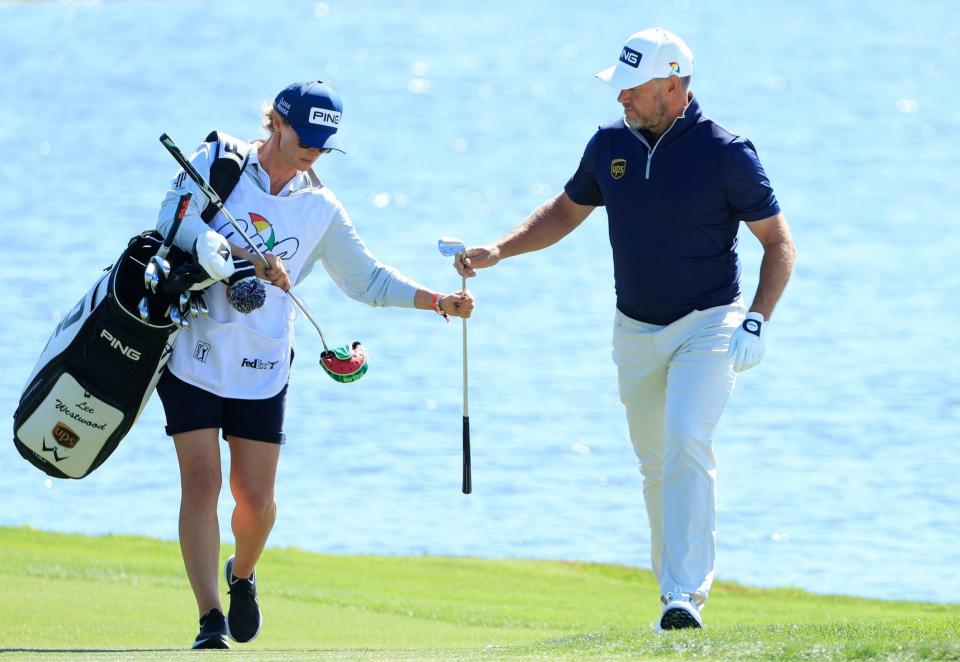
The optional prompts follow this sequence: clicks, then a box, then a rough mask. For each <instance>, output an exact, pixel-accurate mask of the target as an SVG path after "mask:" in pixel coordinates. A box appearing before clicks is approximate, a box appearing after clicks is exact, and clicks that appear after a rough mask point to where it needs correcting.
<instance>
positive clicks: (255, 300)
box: [227, 276, 267, 313]
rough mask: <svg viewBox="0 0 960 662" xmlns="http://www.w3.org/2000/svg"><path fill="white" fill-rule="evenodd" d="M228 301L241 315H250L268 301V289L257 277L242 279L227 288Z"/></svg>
mask: <svg viewBox="0 0 960 662" xmlns="http://www.w3.org/2000/svg"><path fill="white" fill-rule="evenodd" d="M227 301H229V302H230V305H231V306H233V307H234V308H236V309H237V310H238V311H239V312H241V313H250V312H253V311H254V310H256V309H257V308H259V307H260V306H262V305H263V304H264V303H266V301H267V289H266V288H265V287H264V286H263V282H262V281H261V280H260V279H259V278H257V277H256V276H248V277H247V278H241V279H240V280H238V281H237V282H236V283H234V284H233V285H230V286H229V287H227Z"/></svg>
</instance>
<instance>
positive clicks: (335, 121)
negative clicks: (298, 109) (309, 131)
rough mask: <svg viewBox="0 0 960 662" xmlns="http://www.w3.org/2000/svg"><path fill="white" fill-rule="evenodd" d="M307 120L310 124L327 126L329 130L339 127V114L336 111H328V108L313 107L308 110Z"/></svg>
mask: <svg viewBox="0 0 960 662" xmlns="http://www.w3.org/2000/svg"><path fill="white" fill-rule="evenodd" d="M307 120H308V121H309V122H310V124H320V125H322V126H329V127H330V128H331V129H336V128H337V127H338V126H340V113H339V112H337V111H336V110H329V109H328V108H317V107H313V108H311V109H310V114H309V115H308V116H307Z"/></svg>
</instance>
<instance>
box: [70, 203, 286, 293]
mask: <svg viewBox="0 0 960 662" xmlns="http://www.w3.org/2000/svg"><path fill="white" fill-rule="evenodd" d="M248 217H249V219H250V220H247V218H248ZM217 219H218V220H219V221H220V223H219V225H215V226H213V229H214V230H215V231H216V232H219V233H220V234H222V235H223V236H224V237H226V238H227V241H229V242H230V243H231V244H236V245H237V246H243V247H244V248H248V247H247V240H246V239H244V238H243V237H241V236H240V235H239V234H238V233H237V231H236V230H234V229H233V227H232V226H231V225H230V223H229V222H228V221H226V220H224V219H223V217H222V216H217ZM236 221H237V225H239V226H240V229H241V230H243V231H244V232H245V233H246V235H247V236H248V237H250V240H251V241H252V242H253V245H254V246H256V247H257V250H260V251H262V252H265V253H272V254H273V255H276V256H277V257H279V258H282V259H284V260H289V259H290V258H292V257H293V256H294V255H296V254H297V251H298V250H299V249H300V240H299V239H297V238H296V237H292V236H291V237H283V235H282V232H283V224H282V223H281V229H280V232H281V236H279V237H278V236H277V231H276V230H275V229H274V225H273V223H271V222H270V221H269V220H267V219H266V217H264V216H261V215H260V214H258V213H256V212H252V211H248V212H247V217H244V216H243V215H242V214H237V219H236ZM80 303H83V302H82V301H81V302H80Z"/></svg>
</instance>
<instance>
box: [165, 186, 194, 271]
mask: <svg viewBox="0 0 960 662" xmlns="http://www.w3.org/2000/svg"><path fill="white" fill-rule="evenodd" d="M192 197H193V194H192V193H190V192H189V191H188V192H186V193H184V194H183V195H181V196H180V201H179V202H178V203H177V212H176V213H175V214H174V215H173V224H172V225H171V226H170V231H169V232H167V236H166V237H164V238H163V243H162V244H161V245H160V248H159V250H157V255H158V256H159V257H160V258H166V257H167V253H169V252H170V247H171V246H172V245H173V238H174V237H176V236H177V232H178V231H179V230H180V224H181V223H182V222H183V217H184V216H185V215H186V213H187V208H188V207H189V206H190V198H192Z"/></svg>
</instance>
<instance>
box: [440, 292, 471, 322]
mask: <svg viewBox="0 0 960 662" xmlns="http://www.w3.org/2000/svg"><path fill="white" fill-rule="evenodd" d="M473 305H474V298H473V295H472V294H471V293H470V290H467V291H465V292H451V293H450V294H445V295H443V296H442V297H440V310H442V311H443V312H445V313H446V314H447V315H450V316H452V317H463V318H467V317H470V315H471V313H473Z"/></svg>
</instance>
